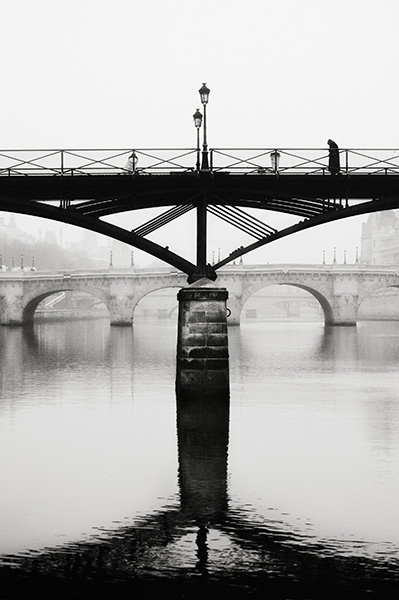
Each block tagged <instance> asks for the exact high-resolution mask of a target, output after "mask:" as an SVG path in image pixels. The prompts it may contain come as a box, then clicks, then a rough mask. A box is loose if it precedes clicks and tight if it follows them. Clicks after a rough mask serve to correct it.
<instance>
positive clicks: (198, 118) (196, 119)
mask: <svg viewBox="0 0 399 600" xmlns="http://www.w3.org/2000/svg"><path fill="white" fill-rule="evenodd" d="M193 119H194V125H195V127H196V129H197V165H196V168H197V171H199V170H200V128H201V125H202V114H201V113H200V111H199V109H198V108H197V110H196V111H195V113H194V114H193Z"/></svg>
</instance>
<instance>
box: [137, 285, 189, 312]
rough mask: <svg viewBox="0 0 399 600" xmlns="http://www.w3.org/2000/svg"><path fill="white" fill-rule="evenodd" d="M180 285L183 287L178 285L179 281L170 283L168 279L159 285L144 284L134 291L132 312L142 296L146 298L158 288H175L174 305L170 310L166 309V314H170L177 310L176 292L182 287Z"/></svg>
mask: <svg viewBox="0 0 399 600" xmlns="http://www.w3.org/2000/svg"><path fill="white" fill-rule="evenodd" d="M182 287H184V286H183V285H180V283H173V282H172V283H171V282H170V281H169V282H167V281H165V282H162V283H161V285H156V286H155V287H154V285H151V286H150V285H146V286H143V288H142V289H140V290H138V291H136V293H135V294H134V299H133V313H134V311H135V310H136V308H137V305H138V304H139V303H140V302H141V301H142V300H144V298H147V297H148V296H150V295H151V294H153V293H155V292H157V291H159V290H165V289H170V290H172V289H175V290H176V306H175V307H173V308H172V309H171V310H169V311H168V316H170V315H172V314H173V312H174V311H177V309H178V301H177V292H178V291H179V290H181V289H182Z"/></svg>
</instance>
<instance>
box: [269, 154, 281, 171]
mask: <svg viewBox="0 0 399 600" xmlns="http://www.w3.org/2000/svg"><path fill="white" fill-rule="evenodd" d="M270 160H271V161H272V170H273V172H274V173H277V172H278V166H279V163H280V152H279V151H278V150H273V152H270Z"/></svg>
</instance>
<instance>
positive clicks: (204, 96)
mask: <svg viewBox="0 0 399 600" xmlns="http://www.w3.org/2000/svg"><path fill="white" fill-rule="evenodd" d="M198 91H199V94H200V98H201V102H202V106H203V108H204V140H203V144H202V165H201V169H202V170H203V171H208V170H209V164H208V143H207V139H206V105H207V104H208V100H209V93H210V91H211V90H210V89H209V88H207V87H206V84H205V83H203V84H202V88H201V89H200V90H198Z"/></svg>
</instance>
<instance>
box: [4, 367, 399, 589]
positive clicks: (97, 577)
mask: <svg viewBox="0 0 399 600" xmlns="http://www.w3.org/2000/svg"><path fill="white" fill-rule="evenodd" d="M18 364H19V363H18ZM186 400H187V399H186ZM177 436H178V458H179V471H178V482H179V489H180V494H179V498H176V499H173V501H171V499H169V501H168V503H167V504H166V505H165V506H164V507H163V508H162V509H161V510H159V511H157V512H150V513H149V514H148V515H146V516H145V517H144V518H143V517H141V518H136V522H135V524H134V526H131V525H130V526H123V525H122V526H119V527H118V528H115V530H114V531H110V530H108V531H107V530H102V529H101V528H100V529H99V533H98V536H93V538H92V539H89V540H88V541H87V542H78V543H75V544H68V545H65V546H61V545H58V546H57V547H55V548H45V549H43V551H42V552H40V551H39V552H35V551H27V553H26V556H15V555H8V556H6V557H4V558H6V559H7V558H8V560H9V561H10V563H11V564H12V566H13V567H14V568H8V569H7V567H3V568H2V567H1V566H0V581H1V582H2V584H3V585H2V588H3V591H4V592H5V594H6V597H7V598H12V597H14V596H13V595H12V593H13V592H14V591H15V589H17V590H18V592H19V593H18V596H15V597H18V598H22V597H35V596H40V597H48V594H47V593H46V592H48V590H49V589H51V591H52V595H53V597H57V598H72V597H73V598H74V597H79V598H81V597H82V598H83V597H85V598H87V597H95V598H99V599H102V598H104V599H105V598H111V597H118V598H131V597H138V598H155V597H156V598H158V597H164V596H167V595H168V594H167V592H168V591H169V592H172V595H173V597H174V598H183V597H187V598H193V599H196V600H197V599H200V598H204V597H206V598H209V599H210V600H212V599H216V598H221V597H224V596H228V597H229V598H232V599H237V600H238V599H240V600H241V599H242V598H246V597H251V598H252V597H259V598H264V597H270V598H288V597H289V598H310V597H314V598H316V597H317V598H320V597H323V598H333V597H334V598H348V597H359V598H365V597H375V598H377V597H378V598H393V597H394V595H391V594H390V592H391V591H394V590H396V591H397V588H398V584H397V581H398V579H397V575H398V573H397V571H398V567H397V563H396V562H395V561H394V560H392V564H390V563H387V562H384V561H383V559H381V560H378V559H370V558H367V557H365V556H362V555H360V556H359V557H356V550H358V549H359V548H361V546H362V542H359V541H358V540H356V541H354V542H352V544H351V543H350V542H345V543H344V544H343V547H345V546H346V549H350V550H352V551H353V553H354V555H353V556H345V555H344V554H343V553H342V547H339V546H337V547H335V545H334V543H331V541H330V540H328V541H327V543H325V540H317V539H314V538H313V536H308V535H306V533H305V534H303V533H302V534H301V533H298V531H295V530H291V528H289V527H285V526H284V525H283V524H282V523H281V522H279V521H274V520H273V519H262V518H259V517H257V515H256V513H255V512H254V511H252V510H251V507H250V506H249V505H248V504H245V506H244V508H245V510H240V509H239V508H238V509H237V507H235V508H234V507H231V506H230V499H229V495H228V469H227V466H228V460H227V457H228V441H229V403H228V400H227V399H226V398H224V399H221V401H220V402H217V403H215V402H209V403H207V404H201V405H200V404H198V403H197V402H195V401H194V402H187V401H185V402H181V403H180V402H179V401H178V403H177ZM209 531H210V533H211V535H209V536H208V532H209ZM214 533H219V535H221V536H223V537H224V538H225V539H226V540H227V541H228V543H229V551H228V553H224V554H221V556H220V557H218V550H219V548H218V542H217V540H216V542H215V541H212V534H214ZM182 539H184V543H183V544H182ZM182 546H184V548H183V547H182ZM340 550H341V552H340ZM15 567H18V568H15ZM3 572H4V574H3ZM265 590H266V591H267V596H265ZM247 592H248V594H247ZM253 592H255V593H256V595H255V594H253ZM346 592H349V593H350V596H348V595H347V594H346ZM374 592H375V593H376V594H378V596H375V595H374ZM379 593H381V595H379ZM76 594H78V595H77V596H76ZM395 597H396V595H395Z"/></svg>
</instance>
